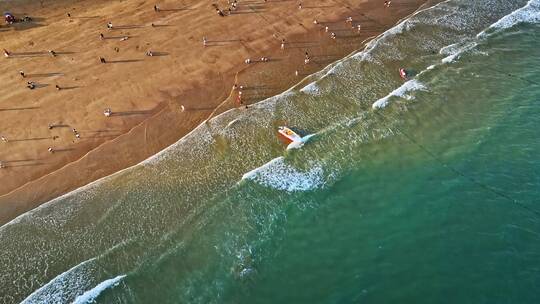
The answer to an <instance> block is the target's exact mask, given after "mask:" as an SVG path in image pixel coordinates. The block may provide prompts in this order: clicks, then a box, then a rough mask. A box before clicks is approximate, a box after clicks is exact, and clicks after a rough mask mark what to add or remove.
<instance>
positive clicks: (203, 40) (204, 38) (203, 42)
mask: <svg viewBox="0 0 540 304" xmlns="http://www.w3.org/2000/svg"><path fill="white" fill-rule="evenodd" d="M202 44H203V46H204V47H206V46H207V45H208V40H207V39H206V36H205V37H202Z"/></svg>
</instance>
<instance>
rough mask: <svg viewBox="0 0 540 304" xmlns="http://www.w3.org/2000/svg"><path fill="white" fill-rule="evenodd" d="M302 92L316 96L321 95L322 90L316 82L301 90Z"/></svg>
mask: <svg viewBox="0 0 540 304" xmlns="http://www.w3.org/2000/svg"><path fill="white" fill-rule="evenodd" d="M300 92H303V93H306V94H310V95H314V96H318V95H321V89H320V88H319V86H318V85H317V83H316V82H315V81H314V82H312V83H310V84H308V85H307V86H305V87H303V88H302V89H300Z"/></svg>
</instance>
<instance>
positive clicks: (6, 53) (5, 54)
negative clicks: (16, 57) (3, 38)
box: [4, 49, 11, 57]
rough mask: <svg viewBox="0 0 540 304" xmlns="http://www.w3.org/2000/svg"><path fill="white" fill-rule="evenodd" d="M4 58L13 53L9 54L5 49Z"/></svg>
mask: <svg viewBox="0 0 540 304" xmlns="http://www.w3.org/2000/svg"><path fill="white" fill-rule="evenodd" d="M4 56H6V57H9V56H11V53H10V52H8V50H6V49H4Z"/></svg>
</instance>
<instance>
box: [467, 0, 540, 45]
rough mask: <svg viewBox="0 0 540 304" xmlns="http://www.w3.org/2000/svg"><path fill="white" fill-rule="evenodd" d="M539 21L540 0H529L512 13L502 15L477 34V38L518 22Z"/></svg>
mask: <svg viewBox="0 0 540 304" xmlns="http://www.w3.org/2000/svg"><path fill="white" fill-rule="evenodd" d="M538 22H540V0H530V1H529V2H527V4H526V5H525V6H524V7H522V8H519V9H517V10H515V11H513V12H512V13H510V14H508V15H506V16H504V17H502V18H501V19H499V21H497V22H495V23H493V24H492V25H490V26H489V27H488V28H487V29H486V30H484V31H482V32H481V33H479V34H478V35H477V37H478V38H482V37H485V36H489V35H490V34H492V33H494V32H497V31H498V30H504V29H508V28H511V27H513V26H515V25H517V24H520V23H538Z"/></svg>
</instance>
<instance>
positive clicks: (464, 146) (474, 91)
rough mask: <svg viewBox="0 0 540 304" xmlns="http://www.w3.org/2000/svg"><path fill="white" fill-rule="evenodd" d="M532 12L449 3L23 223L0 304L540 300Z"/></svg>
mask: <svg viewBox="0 0 540 304" xmlns="http://www.w3.org/2000/svg"><path fill="white" fill-rule="evenodd" d="M539 14H540V3H539V1H536V0H533V1H529V2H527V1H511V3H509V1H502V0H500V1H496V0H490V1H482V2H475V1H459V0H450V1H444V2H442V3H441V4H439V5H437V6H436V7H434V8H432V9H428V10H426V11H423V12H420V13H418V14H417V15H415V16H413V17H411V18H410V19H408V20H406V21H404V22H403V23H402V24H400V25H398V26H397V27H396V28H394V29H392V30H390V31H389V32H388V33H386V34H385V35H383V36H382V37H380V38H379V39H377V40H375V41H374V42H373V43H371V44H370V45H369V46H368V48H367V49H366V50H364V51H363V52H359V53H358V54H355V55H352V56H350V57H348V58H346V59H344V60H343V61H341V62H339V63H336V64H334V65H332V66H329V67H328V68H327V69H325V70H324V71H322V72H321V73H318V74H316V75H313V76H311V77H310V79H308V80H307V81H306V83H310V84H309V85H307V86H305V85H301V86H299V87H296V88H293V89H291V90H290V91H288V92H286V93H284V94H282V95H280V96H276V97H274V98H271V99H269V100H266V101H263V102H262V103H260V104H258V105H256V106H254V107H252V108H250V109H248V110H236V111H231V112H228V113H225V114H223V115H221V116H220V117H218V118H216V119H214V120H212V121H210V122H208V123H207V124H204V125H202V126H200V127H199V128H198V129H196V130H195V131H194V132H193V133H192V134H190V135H189V136H187V137H186V138H184V139H182V140H181V141H179V142H178V143H177V144H175V145H173V146H172V147H170V148H169V149H167V150H166V151H164V152H163V153H161V154H159V155H157V156H155V157H154V158H152V159H150V160H148V161H146V162H144V163H142V164H140V165H138V166H136V167H133V168H131V169H128V170H125V171H123V172H120V173H118V174H116V175H114V176H111V177H109V178H106V179H104V180H102V181H99V182H97V183H95V184H92V185H89V186H87V187H85V188H83V189H80V190H77V191H75V192H73V193H70V194H68V195H66V196H63V197H61V198H59V199H56V200H54V201H51V202H49V203H48V204H46V205H44V206H43V207H41V208H39V209H37V210H35V211H33V212H30V213H28V214H26V215H23V216H21V217H19V218H18V219H16V220H15V221H13V222H12V223H9V224H7V225H5V226H3V227H1V228H0V241H1V242H2V248H1V249H0V265H3V267H2V270H0V286H1V288H0V300H1V301H2V302H4V303H18V302H21V301H22V300H24V302H25V303H70V302H73V301H75V302H76V303H90V302H92V301H94V302H97V303H396V302H397V303H538V302H539V301H540V292H539V290H540V242H539V238H540V205H539V204H538V198H539V197H540V132H538V130H537V129H538V127H540V80H539V79H540V25H539V24H538V21H540V17H539V16H540V15H539ZM505 16H506V17H505ZM399 67H406V68H407V69H408V70H409V71H411V73H414V74H415V75H414V76H413V77H412V78H411V79H410V80H408V81H403V80H401V79H400V78H399V76H398V75H397V69H398V68H399ZM285 123H286V124H287V125H289V126H291V127H293V128H295V129H296V130H297V131H298V132H300V133H302V134H303V135H307V134H314V136H313V137H311V138H310V140H309V141H308V142H307V143H306V144H305V145H304V146H303V147H302V148H300V149H292V150H286V149H285V147H284V146H283V145H282V144H281V143H280V142H279V141H278V140H277V139H276V137H275V129H276V127H277V126H279V125H282V124H285Z"/></svg>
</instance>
